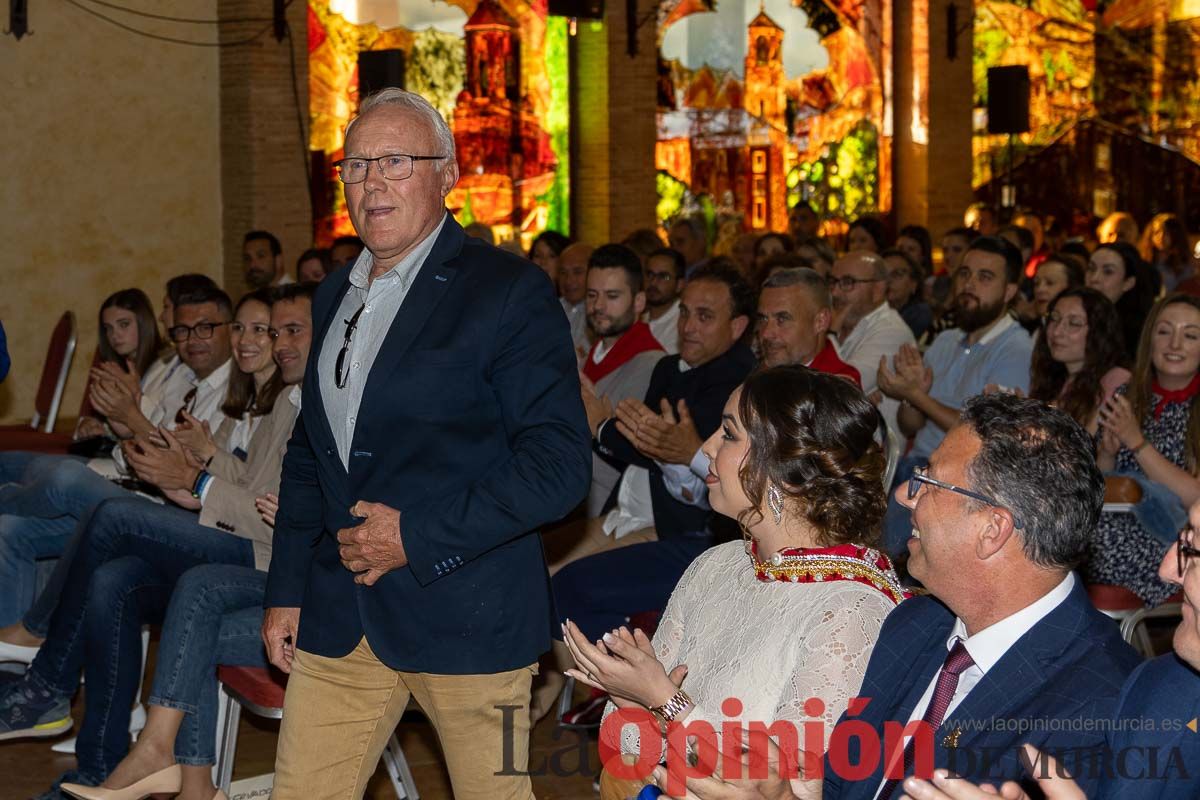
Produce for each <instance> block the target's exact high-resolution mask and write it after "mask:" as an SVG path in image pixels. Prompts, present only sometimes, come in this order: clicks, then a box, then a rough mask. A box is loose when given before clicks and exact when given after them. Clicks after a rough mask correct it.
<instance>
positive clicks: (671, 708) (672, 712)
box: [650, 689, 692, 725]
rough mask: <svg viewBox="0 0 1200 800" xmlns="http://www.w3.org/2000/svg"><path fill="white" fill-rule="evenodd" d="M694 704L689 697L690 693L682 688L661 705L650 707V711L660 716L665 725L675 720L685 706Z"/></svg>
mask: <svg viewBox="0 0 1200 800" xmlns="http://www.w3.org/2000/svg"><path fill="white" fill-rule="evenodd" d="M690 705H692V698H690V697H688V693H687V692H685V691H684V690H683V689H680V690H679V691H678V692H676V693H675V694H673V695H671V698H670V699H669V700H667V702H665V703H663V704H662V705H661V706H654V707H653V708H651V709H650V713H652V714H653V715H654V716H656V717H658V719H659V721H660V722H662V724H663V725H669V724H670V723H672V722H674V721H675V718H676V717H678V716H679V714H680V712H682V711H683V710H684V709H685V708H687V707H688V706H690Z"/></svg>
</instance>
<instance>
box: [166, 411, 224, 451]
mask: <svg viewBox="0 0 1200 800" xmlns="http://www.w3.org/2000/svg"><path fill="white" fill-rule="evenodd" d="M179 416H181V417H183V422H180V423H179V424H178V425H176V426H175V430H174V434H175V438H176V439H178V440H179V443H180V444H182V445H183V446H184V447H185V448H186V449H187V450H188V452H189V453H191V454H192V456H194V457H195V459H196V461H198V462H200V463H201V464H207V463H208V462H209V460H210V459H212V457H213V456H214V455H215V454H216V452H217V442H216V440H215V439H214V438H213V433H212V428H211V427H210V426H209V424H208V420H206V419H197V418H196V417H194V416H192V415H191V414H189V413H188V410H187V409H186V408H181V409H179Z"/></svg>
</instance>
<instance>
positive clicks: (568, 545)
mask: <svg viewBox="0 0 1200 800" xmlns="http://www.w3.org/2000/svg"><path fill="white" fill-rule="evenodd" d="M542 541H543V542H545V546H546V560H547V562H548V567H549V569H550V574H551V575H554V574H555V573H557V572H558V571H559V570H560V569H562V568H563V567H565V566H567V565H568V564H571V563H573V562H575V561H578V560H579V559H581V558H587V557H588V556H594V555H596V553H605V552H607V551H609V550H616V549H617V548H619V547H628V546H629V545H631V544H643V543H644V542H655V541H658V536H657V535H656V534H655V533H654V528H653V527H650V528H642V529H640V530H636V531H632V532H630V533H627V534H625V535H624V536H622V537H621V538H620V539H617V538H616V537H614V536H613V535H612V534H611V533H605V532H604V517H589V518H587V519H580V520H576V521H574V522H570V523H568V524H566V525H563V526H562V527H561V528H559V529H557V530H554V531H550V532H549V533H547V534H545V535H544V536H543V537H542Z"/></svg>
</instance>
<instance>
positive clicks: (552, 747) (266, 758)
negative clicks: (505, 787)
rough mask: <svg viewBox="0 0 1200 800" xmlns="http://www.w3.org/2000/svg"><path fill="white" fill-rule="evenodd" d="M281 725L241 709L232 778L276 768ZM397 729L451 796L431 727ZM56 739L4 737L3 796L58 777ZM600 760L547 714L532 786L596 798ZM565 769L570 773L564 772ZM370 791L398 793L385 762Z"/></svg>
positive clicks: (429, 785)
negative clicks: (594, 777) (595, 778)
mask: <svg viewBox="0 0 1200 800" xmlns="http://www.w3.org/2000/svg"><path fill="white" fill-rule="evenodd" d="M81 713H82V703H81V700H80V698H77V699H76V703H75V719H76V720H78V719H79V718H80V714H81ZM277 731H278V724H277V723H274V722H270V721H264V720H260V719H256V718H254V717H253V716H252V715H249V714H243V715H242V721H241V728H240V733H239V736H238V749H237V760H236V763H235V765H234V773H233V775H234V780H237V779H239V778H243V777H249V776H252V775H257V774H260V773H264V772H269V771H270V770H271V769H272V764H273V761H274V757H275V740H276V733H277ZM397 733H398V735H399V738H400V744H401V747H402V748H403V749H404V754H405V756H406V757H407V759H408V763H409V766H410V767H411V768H412V772H413V779H414V780H415V781H416V784H417V791H418V792H420V795H421V800H451V798H452V797H453V795H452V794H451V793H450V779H449V777H448V776H447V775H446V771H445V769H444V768H443V767H442V763H441V757H440V753H439V751H438V744H437V738H436V736H435V735H434V733H433V728H432V727H431V726H430V725H429V724H428V723H427V722H425V721H424V720H423V719H422V718H420V716H419V715H415V714H410V715H407V716H406V717H405V721H403V722H401V723H400V726H399V728H398V729H397ZM556 735H557V737H558V738H557V739H556V738H555V736H556ZM53 741H55V740H46V739H43V740H36V741H27V742H0V800H23V799H24V798H28V797H31V796H34V795H36V794H38V793H40V792H43V791H45V790H46V789H47V788H48V787H49V786H50V784H51V783H52V782H53V780H54V778H55V777H57V776H58V775H59V774H60V773H61V772H63V771H64V770H67V769H70V768H71V767H72V766H74V758H73V757H72V756H62V755H58V754H56V753H53V752H51V750H50V745H51V744H52V743H53ZM581 751H582V753H584V754H585V756H584V757H585V758H586V761H587V763H585V764H584V765H583V766H584V767H585V768H586V769H587V772H586V774H581V771H580V761H581V756H580V753H581ZM598 763H599V762H598V761H597V754H596V744H595V742H594V741H591V740H588V739H586V738H585V739H584V740H583V742H582V743H581V742H580V739H579V738H578V734H576V733H573V732H571V731H558V730H557V729H556V727H555V725H554V723H553V721H552V720H549V719H547V720H544V721H543V722H542V724H541V725H539V726H538V727H537V728H536V729H535V730H534V736H533V750H532V753H531V758H530V764H531V771H533V773H534V777H533V791H534V794H535V795H536V796H537V797H538V798H539V800H595V798H596V797H597V795H596V794H595V793H594V792H593V791H592V775H593V773H594V772H595V771H598V769H599V768H598ZM539 772H541V773H543V774H538V773H539ZM555 773H557V774H555ZM564 773H569V774H567V775H566V776H564ZM366 796H367V797H368V798H371V800H391V798H394V797H395V793H394V792H393V791H392V786H391V783H390V782H389V781H388V778H387V773H386V772H385V771H384V768H383V767H382V766H380V768H379V771H378V772H377V773H376V774H375V779H374V780H373V781H372V783H371V786H370V789H369V790H368V791H367V795H366Z"/></svg>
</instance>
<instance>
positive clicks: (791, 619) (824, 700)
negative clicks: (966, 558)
mask: <svg viewBox="0 0 1200 800" xmlns="http://www.w3.org/2000/svg"><path fill="white" fill-rule="evenodd" d="M880 427H881V422H880V417H879V413H878V411H876V409H875V407H874V406H873V405H871V403H870V402H869V401H867V399H866V398H865V397H864V396H863V394H862V392H861V391H860V390H859V389H858V388H857V387H855V386H853V385H851V384H850V383H849V382H848V381H845V380H843V379H841V378H838V377H836V376H833V375H826V374H823V373H819V372H814V371H812V370H810V369H808V368H806V367H801V366H795V365H789V366H782V367H775V368H772V369H768V370H764V371H762V372H759V373H756V374H754V375H752V376H751V377H750V378H749V379H747V380H746V382H745V383H744V384H743V385H742V386H741V387H740V388H739V389H738V390H736V391H735V392H734V393H733V395H732V396H731V397H730V398H729V401H728V403H727V404H726V406H725V413H724V421H723V424H722V426H721V428H720V429H719V430H718V431H717V432H716V433H714V434H713V436H712V437H711V438H709V440H708V441H707V442H705V444H704V448H703V449H704V452H705V454H706V455H708V457H709V458H710V460H711V467H710V469H709V476H708V478H707V479H706V483H707V484H708V496H709V502H710V503H711V504H712V507H713V509H714V510H716V511H718V512H719V513H721V514H723V515H725V516H727V517H730V518H732V519H735V520H737V522H738V523H739V524H740V525H741V527H742V531H743V536H744V537H745V542H744V544H743V543H742V542H729V543H726V544H722V545H718V546H717V547H714V548H712V549H710V550H708V551H706V552H705V553H703V554H702V555H701V556H700V557H699V558H697V559H696V560H695V561H694V562H693V563H692V565H691V566H690V567H689V568H688V570H687V572H686V573H685V574H684V576H683V577H682V578H681V579H680V581H679V583H678V585H677V586H676V587H675V591H674V592H673V593H672V595H671V600H670V602H669V603H668V605H667V608H666V611H665V612H664V614H663V617H662V622H661V624H660V625H659V628H658V632H657V633H656V634H655V637H654V641H653V643H651V642H649V641H648V640H647V639H646V637H645V635H644V634H643V633H642V632H641V631H640V630H635V631H633V632H632V633H631V632H630V631H628V630H627V629H625V628H621V629H619V630H614V631H612V632H611V633H607V634H604V637H603V645H602V646H600V645H597V644H593V643H592V642H591V641H589V640H588V638H587V637H586V636H585V635H584V634H583V633H582V632H581V631H580V629H579V628H578V627H577V626H576V625H575V623H574V622H570V621H568V623H567V624H566V626H565V633H566V640H567V642H568V645H569V647H570V648H571V651H572V655H573V656H574V657H575V662H576V669H575V670H573V671H572V672H571V674H572V675H573V676H574V677H575V678H576V679H577V680H579V681H581V682H583V683H586V684H588V685H590V686H593V687H595V688H598V689H602V690H604V691H607V692H608V693H609V694H610V696H611V697H612V706H610V708H609V709H608V711H609V713H611V712H612V711H613V710H614V707H615V708H622V709H624V708H639V707H640V708H644V709H654V710H657V712H658V713H659V714H660V716H661V717H663V718H664V719H666V720H667V721H682V720H684V719H685V718H686V719H687V721H688V722H693V721H696V720H706V721H708V722H710V723H711V724H713V726H714V728H716V729H718V730H719V729H720V727H721V725H720V723H721V721H722V720H723V719H724V718H725V717H724V715H723V713H722V704H723V702H724V701H725V699H726V698H729V697H733V698H737V699H738V700H739V701H740V702H741V704H742V708H743V710H742V711H741V713H740V714H738V715H737V718H738V719H742V720H753V721H756V722H763V723H765V724H768V725H770V724H771V723H772V722H776V721H787V722H791V723H794V724H796V725H797V726H798V727H799V726H800V725H801V723H802V720H808V721H812V720H813V719H814V718H816V719H817V720H823V722H824V725H825V735H826V737H828V735H829V732H830V731H831V730H832V728H833V723H834V722H835V721H836V720H837V719H838V717H839V716H840V715H841V713H842V712H843V711H844V710H845V709H846V706H847V703H848V701H849V699H850V698H851V697H852V696H853V695H854V693H855V692H856V691H857V690H858V687H859V685H860V684H861V682H862V676H863V672H864V670H865V669H866V666H867V661H868V659H869V657H870V655H871V649H872V647H873V646H874V644H875V639H876V637H877V636H878V634H879V629H880V626H881V625H882V624H883V620H884V617H886V616H887V615H888V613H889V612H890V611H891V610H892V608H894V607H895V606H896V604H897V603H899V602H900V601H901V600H902V599H903V598H904V596H905V594H904V590H903V589H902V587H901V586H900V583H899V581H898V580H897V578H896V574H895V572H894V571H893V570H892V565H891V562H890V561H889V560H888V558H887V556H886V555H884V554H883V553H881V552H880V551H879V550H878V549H877V548H878V542H879V537H880V525H881V522H882V520H883V513H884V508H885V495H884V489H883V475H884V471H885V466H886V465H885V458H884V454H883V451H882V450H881V448H880V446H879V444H878V442H877V441H876V437H877V436H878V435H879V432H880ZM685 665H686V666H685ZM810 698H819V699H820V701H821V703H820V704H814V703H812V702H811V701H810ZM806 701H809V702H807V703H806ZM816 705H820V706H822V707H821V708H820V710H818V709H817V708H816V707H815V706H816ZM632 731H633V728H632V727H630V728H629V730H628V731H621V732H620V739H621V741H620V743H619V744H618V743H617V742H615V741H609V742H608V743H609V744H610V745H612V746H613V747H614V748H618V747H619V750H620V751H621V752H622V753H624V754H630V755H632V754H635V753H637V752H638V751H639V749H640V742H639V740H638V738H637V735H636V734H634V733H632ZM611 734H612V735H611V736H610V738H615V736H616V730H615V729H614V730H613V731H612V732H611ZM608 735H609V732H607V731H602V736H608ZM606 741H607V740H606ZM820 744H821V747H822V752H823V749H824V746H825V745H826V744H827V741H826V742H822V743H820ZM795 755H796V754H795V753H792V754H789V756H795ZM812 755H813V756H815V757H817V758H819V757H820V755H821V753H813V754H812ZM796 763H803V758H802V757H801V760H799V761H797V762H796ZM618 784H619V782H618V781H617V780H616V779H614V778H613V777H612V776H610V775H606V776H605V777H604V791H603V792H602V794H603V796H604V797H606V798H609V797H613V798H616V797H625V796H627V794H632V793H636V788H634V791H633V792H629V791H628V789H629V788H631V787H629V786H627V785H618ZM791 789H792V790H793V791H794V792H795V793H796V794H797V795H798V796H800V797H819V796H820V793H821V782H820V780H805V779H803V778H801V779H797V780H794V781H792V784H791ZM622 792H625V793H624V794H623V793H622Z"/></svg>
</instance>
